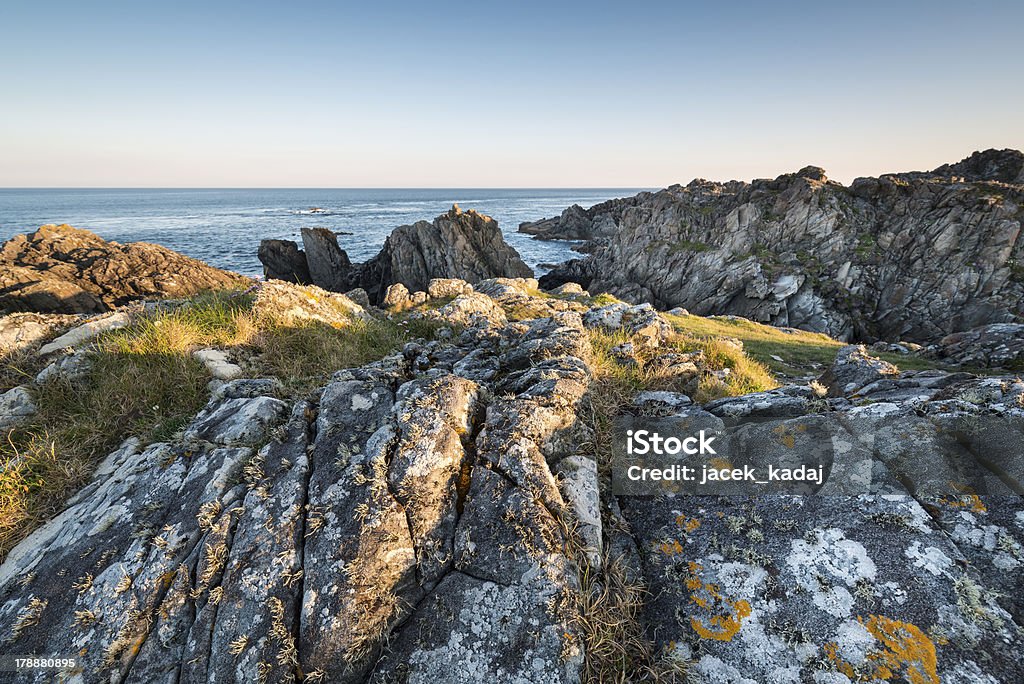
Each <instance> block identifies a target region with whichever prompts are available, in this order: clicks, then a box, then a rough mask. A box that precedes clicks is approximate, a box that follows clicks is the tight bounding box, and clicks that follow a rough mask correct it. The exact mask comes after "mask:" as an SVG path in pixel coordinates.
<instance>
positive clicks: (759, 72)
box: [0, 0, 1024, 187]
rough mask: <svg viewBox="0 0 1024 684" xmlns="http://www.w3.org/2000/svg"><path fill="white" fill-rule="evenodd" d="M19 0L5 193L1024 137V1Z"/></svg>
mask: <svg viewBox="0 0 1024 684" xmlns="http://www.w3.org/2000/svg"><path fill="white" fill-rule="evenodd" d="M96 5H97V4H96V3H80V2H76V3H71V2H67V3H66V2H48V3H40V2H19V1H12V0H5V2H3V3H2V4H0V186H7V187H11V186H15V187H18V186H116V187H125V186H156V187H164V186H175V187H582V186H592V187H654V186H664V185H668V184H671V183H675V182H683V183H685V182H687V181H689V180H690V179H691V178H693V177H696V176H700V177H705V178H714V179H730V178H740V179H749V178H752V177H769V176H775V175H778V174H779V173H784V172H787V171H793V170H796V169H798V168H800V167H802V166H805V165H807V164H816V165H819V166H823V167H825V168H826V169H827V170H828V172H829V175H830V176H831V177H833V178H836V179H838V180H842V181H849V180H851V179H852V178H853V177H855V176H858V175H869V174H877V173H882V172H886V171H897V170H909V169H926V168H933V167H935V166H937V165H939V164H941V163H944V162H948V161H956V160H958V159H960V158H962V157H964V156H966V155H967V154H969V153H970V152H971V151H973V150H975V149H983V148H987V147H1017V148H1022V147H1024V123H1022V122H1024V51H1022V50H1021V44H1022V36H1024V33H1022V31H1024V3H1020V2H1006V3H967V2H958V3H945V2H930V3H909V2H892V1H891V0H890V1H889V2H884V3H881V2H879V3H876V2H858V3H828V2H817V3H804V2H773V3H767V2H757V3H744V2H731V3H701V4H697V3H682V2H671V3H669V2H666V3H662V2H649V3H639V4H636V3H635V4H632V5H627V4H626V3H621V2H617V3H604V2H586V3H582V2H580V3H577V2H554V1H551V2H545V3H541V2H530V1H521V2H515V3H500V4H498V3H487V2H473V3H470V2H465V3H460V2H438V3H404V2H403V3H384V4H381V5H380V6H371V3H365V2H364V3H359V4H348V3H337V2H335V3H321V2H309V1H307V2H297V3H263V2H256V1H249V2H245V3H218V4H217V5H216V7H211V6H209V3H203V4H201V3H189V2H175V3H159V4H157V3H137V2H136V3H103V4H102V5H101V6H96Z"/></svg>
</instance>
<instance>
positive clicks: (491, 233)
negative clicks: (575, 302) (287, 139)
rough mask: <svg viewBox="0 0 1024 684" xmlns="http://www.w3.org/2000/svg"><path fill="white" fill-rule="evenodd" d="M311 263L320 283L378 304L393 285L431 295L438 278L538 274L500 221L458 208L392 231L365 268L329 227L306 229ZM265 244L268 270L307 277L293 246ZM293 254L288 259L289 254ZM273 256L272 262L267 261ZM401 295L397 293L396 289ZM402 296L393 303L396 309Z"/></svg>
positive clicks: (313, 278) (307, 256) (262, 252)
mask: <svg viewBox="0 0 1024 684" xmlns="http://www.w3.org/2000/svg"><path fill="white" fill-rule="evenodd" d="M302 240H303V244H304V246H305V261H306V263H307V264H308V271H309V277H310V279H311V281H312V283H313V284H314V285H317V286H319V287H322V288H324V289H327V290H333V291H336V292H345V291H348V290H351V289H353V288H361V289H363V290H365V291H366V293H367V296H368V297H369V300H370V302H371V303H373V304H382V303H385V299H386V293H387V290H388V288H389V287H390V286H392V285H396V284H401V285H403V286H405V287H406V289H407V290H411V291H413V292H417V291H419V292H426V291H427V289H428V287H429V284H430V281H431V280H432V279H435V278H440V279H459V280H464V281H466V282H468V283H470V284H472V283H476V282H478V281H480V280H484V279H486V278H495V277H530V276H532V275H533V272H532V271H531V270H530V268H529V267H528V266H527V265H526V264H525V263H524V262H523V260H522V259H520V258H519V255H518V254H517V253H516V251H515V250H514V249H513V248H512V247H510V246H509V245H508V244H507V243H506V242H505V239H504V238H503V237H502V235H501V231H500V230H499V229H498V224H497V222H496V221H494V219H492V218H490V217H487V216H484V215H483V214H478V213H477V212H475V211H472V210H470V211H466V212H463V211H462V210H461V209H459V207H458V206H453V207H452V209H451V211H449V212H448V213H446V214H442V215H441V216H438V217H437V218H435V219H434V220H433V221H432V222H427V221H419V222H417V223H414V224H412V225H409V226H400V227H398V228H396V229H395V230H394V231H392V233H391V235H390V236H388V239H387V240H386V241H385V243H384V247H383V249H382V250H381V251H380V252H379V253H378V254H377V255H376V256H375V257H373V258H372V259H370V260H368V261H366V262H364V263H362V264H352V263H351V262H350V261H349V258H348V255H347V254H346V253H345V251H344V250H342V249H341V248H340V247H338V242H337V239H336V237H335V234H334V233H332V232H331V231H329V230H327V229H326V228H303V229H302ZM279 242H280V241H271V240H264V241H263V244H264V245H265V246H261V249H260V255H261V256H260V259H261V261H263V262H264V268H265V270H267V272H268V277H269V273H270V270H271V269H272V270H273V271H274V272H275V273H286V274H289V275H290V277H289V278H287V279H292V280H296V279H299V278H301V269H300V268H297V267H296V266H295V265H294V264H293V263H292V261H293V260H296V259H297V257H296V256H295V254H296V253H297V254H298V255H301V254H302V252H298V250H296V251H295V253H293V252H290V251H289V248H287V247H281V246H280V245H278V244H276V243H279ZM286 253H287V258H285V257H284V256H282V255H284V254H286ZM264 256H266V257H267V259H268V260H270V261H269V263H268V261H267V260H265V259H264ZM396 292H397V291H396ZM399 299H400V298H399V297H398V295H397V294H396V295H395V296H394V297H392V298H391V299H390V300H389V304H388V305H391V306H394V305H395V304H396V303H397V302H398V301H399Z"/></svg>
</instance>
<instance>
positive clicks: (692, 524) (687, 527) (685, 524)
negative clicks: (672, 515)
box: [676, 515, 700, 533]
mask: <svg viewBox="0 0 1024 684" xmlns="http://www.w3.org/2000/svg"><path fill="white" fill-rule="evenodd" d="M676 525H679V527H681V528H683V531H684V532H687V533H689V532H693V531H695V530H696V529H697V528H699V527H700V519H699V518H687V517H686V516H685V515H678V516H676Z"/></svg>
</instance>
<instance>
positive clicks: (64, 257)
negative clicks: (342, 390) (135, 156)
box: [0, 225, 251, 313]
mask: <svg viewBox="0 0 1024 684" xmlns="http://www.w3.org/2000/svg"><path fill="white" fill-rule="evenodd" d="M250 282H251V281H250V280H249V279H248V278H244V277H242V276H240V275H238V274H235V273H231V272H229V271H222V270H221V269H218V268H214V267H212V266H208V265H206V264H204V263H203V262H201V261H198V260H196V259H191V258H189V257H187V256H184V255H182V254H178V253H177V252H174V251H171V250H169V249H167V248H166V247H161V246H159V245H153V244H149V243H146V242H130V243H127V244H124V245H121V244H118V243H116V242H107V241H106V240H103V239H102V238H100V237H99V236H97V235H95V234H93V233H90V232H89V231H87V230H81V229H78V228H72V227H71V226H68V225H60V226H55V225H46V226H42V227H41V228H40V229H39V230H37V231H36V232H34V233H29V234H27V235H17V236H15V237H13V238H11V239H10V240H8V241H7V242H6V243H4V245H3V248H2V249H0V310H3V311H35V312H44V313H45V312H56V313H99V312H104V311H109V310H110V309H111V308H113V307H116V306H120V305H122V304H125V303H127V302H130V301H132V300H135V299H146V298H153V297H184V296H188V295H193V294H196V293H199V292H202V291H204V290H214V289H225V288H230V287H241V286H244V285H247V284H249V283H250Z"/></svg>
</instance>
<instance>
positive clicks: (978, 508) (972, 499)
mask: <svg viewBox="0 0 1024 684" xmlns="http://www.w3.org/2000/svg"><path fill="white" fill-rule="evenodd" d="M949 485H950V486H951V487H952V488H953V489H955V490H956V491H958V492H963V495H962V496H954V497H945V496H944V497H941V498H940V499H939V503H942V504H945V505H947V506H949V507H951V508H966V509H968V510H970V511H971V512H973V513H979V514H980V513H988V508H987V507H986V506H985V502H984V501H982V500H981V497H980V496H978V495H977V494H976V493H974V490H972V489H971V488H970V487H969V486H968V485H965V484H960V483H959V482H952V481H951V482H950V483H949Z"/></svg>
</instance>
